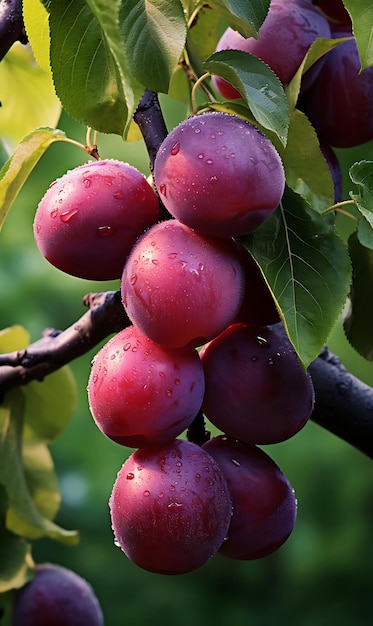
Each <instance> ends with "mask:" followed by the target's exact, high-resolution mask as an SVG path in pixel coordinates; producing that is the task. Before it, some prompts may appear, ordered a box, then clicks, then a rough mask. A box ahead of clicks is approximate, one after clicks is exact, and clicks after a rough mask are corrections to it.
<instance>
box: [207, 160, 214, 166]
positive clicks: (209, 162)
mask: <svg viewBox="0 0 373 626" xmlns="http://www.w3.org/2000/svg"><path fill="white" fill-rule="evenodd" d="M206 163H207V165H212V164H213V163H214V161H213V160H212V159H206Z"/></svg>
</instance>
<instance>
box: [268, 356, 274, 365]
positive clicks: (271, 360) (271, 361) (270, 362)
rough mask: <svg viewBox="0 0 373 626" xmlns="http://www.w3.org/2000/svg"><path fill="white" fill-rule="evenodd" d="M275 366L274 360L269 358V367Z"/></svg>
mask: <svg viewBox="0 0 373 626" xmlns="http://www.w3.org/2000/svg"><path fill="white" fill-rule="evenodd" d="M273 364H274V360H273V359H272V357H269V359H268V365H273Z"/></svg>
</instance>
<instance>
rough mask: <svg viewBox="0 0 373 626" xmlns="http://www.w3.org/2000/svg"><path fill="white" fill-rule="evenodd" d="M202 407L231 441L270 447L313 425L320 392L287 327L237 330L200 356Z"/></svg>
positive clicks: (227, 332) (224, 334)
mask: <svg viewBox="0 0 373 626" xmlns="http://www.w3.org/2000/svg"><path fill="white" fill-rule="evenodd" d="M200 356H201V360H202V364H203V367H204V370H205V396H204V400H203V404H202V408H203V411H204V412H205V414H206V416H207V417H208V419H209V420H210V421H211V422H212V423H213V424H214V425H215V426H216V427H217V428H219V429H220V430H221V431H222V432H224V433H226V434H227V435H229V436H230V437H233V438H235V439H240V440H242V441H245V442H247V443H252V444H270V443H277V442H279V441H284V440H285V439H288V438H289V437H292V436H293V435H295V434H296V433H297V432H298V431H299V430H300V429H301V428H303V426H304V425H305V424H306V422H307V420H308V419H309V417H310V415H311V412H312V409H313V404H314V390H313V385H312V380H311V377H310V376H309V374H308V373H307V372H306V371H305V370H304V369H303V367H302V365H301V363H300V361H299V359H298V356H297V354H296V352H295V350H294V348H293V346H292V344H291V343H290V341H289V339H288V337H287V335H286V333H285V331H284V328H283V325H282V324H281V323H278V324H274V325H272V326H259V325H255V324H232V325H231V326H230V327H229V328H227V329H226V330H225V331H224V332H222V333H221V334H220V335H219V336H218V337H216V338H215V339H213V340H212V341H210V342H209V343H208V344H207V345H206V346H204V347H203V348H202V350H201V352H200Z"/></svg>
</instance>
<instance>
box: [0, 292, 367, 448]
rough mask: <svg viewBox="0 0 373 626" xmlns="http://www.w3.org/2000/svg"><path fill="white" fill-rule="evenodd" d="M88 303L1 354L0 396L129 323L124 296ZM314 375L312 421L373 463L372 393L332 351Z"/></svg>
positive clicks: (313, 369)
mask: <svg viewBox="0 0 373 626" xmlns="http://www.w3.org/2000/svg"><path fill="white" fill-rule="evenodd" d="M84 302H85V304H86V306H89V307H90V310H89V311H87V312H86V313H85V314H84V315H83V316H82V317H81V318H80V319H79V320H78V321H77V322H76V323H75V324H73V325H72V326H70V327H69V328H67V329H66V330H64V331H58V332H56V331H47V332H46V334H45V336H44V337H43V338H42V339H40V340H39V341H36V342H35V343H33V344H31V345H30V346H29V347H28V348H26V349H25V350H20V351H18V352H12V353H10V354H3V355H0V397H2V395H3V394H4V393H5V392H6V391H7V390H8V389H10V388H12V387H15V386H17V385H25V384H26V383H28V382H30V381H31V380H41V379H42V378H44V376H46V375H47V374H50V373H51V372H53V371H55V370H57V369H58V368H60V367H62V366H63V365H65V364H67V363H70V362H71V361H72V360H73V359H75V358H77V357H79V356H81V355H83V354H85V353H86V352H88V351H89V350H90V349H91V348H94V347H95V346H96V345H97V344H98V343H99V342H100V341H102V340H104V339H105V338H106V337H107V336H108V335H110V334H111V333H115V332H118V331H119V330H121V329H122V328H124V327H126V326H128V324H129V323H130V322H129V320H128V317H127V315H126V313H125V311H124V308H123V305H122V302H121V298H120V292H119V291H116V292H108V293H99V294H88V296H86V297H85V299H84ZM309 372H310V374H311V376H312V380H313V383H314V387H315V398H316V401H315V409H314V412H313V414H312V416H311V419H312V420H313V421H314V422H316V423H317V424H319V425H320V426H323V427H324V428H326V429H327V430H329V431H330V432H332V433H333V434H335V435H337V436H338V437H341V438H342V439H344V440H345V441H346V442H348V443H350V444H351V445H353V446H355V447H356V448H358V449H359V450H360V451H361V452H364V453H365V454H366V455H367V456H369V457H370V458H373V389H372V388H371V387H369V386H368V385H366V384H365V383H363V382H362V381H360V380H359V379H357V378H356V377H355V376H353V375H352V374H350V372H348V371H347V370H346V368H345V367H344V366H343V365H342V363H341V362H340V360H339V359H338V357H336V356H335V355H334V354H332V353H331V352H330V351H329V350H328V348H324V350H323V351H322V353H321V354H320V355H319V357H318V358H317V359H315V361H314V362H313V363H312V364H311V365H310V367H309ZM201 424H203V421H200V423H199V424H197V423H196V424H194V425H193V438H195V437H196V436H198V438H200V437H201V434H202V436H204V431H203V432H202V431H200V430H199V431H198V433H197V434H196V432H195V431H196V428H197V427H198V428H201ZM203 428H204V426H203ZM189 434H190V436H191V435H192V433H189Z"/></svg>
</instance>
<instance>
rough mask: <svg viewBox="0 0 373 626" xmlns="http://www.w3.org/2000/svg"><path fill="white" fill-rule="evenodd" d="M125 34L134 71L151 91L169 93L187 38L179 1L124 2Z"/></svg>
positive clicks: (121, 16) (120, 18)
mask: <svg viewBox="0 0 373 626" xmlns="http://www.w3.org/2000/svg"><path fill="white" fill-rule="evenodd" d="M119 20H120V26H121V33H122V37H123V42H124V45H125V50H126V55H127V59H128V65H129V68H130V71H131V72H132V74H133V75H134V76H136V77H137V78H138V80H139V81H140V82H141V83H142V84H143V85H145V86H146V87H147V88H148V89H152V90H153V91H157V92H159V91H161V92H163V93H167V91H168V86H169V83H170V79H171V76H172V74H173V72H174V70H175V67H176V65H177V64H178V62H179V59H180V56H181V53H182V51H183V48H184V44H185V38H186V22H185V16H184V13H183V10H182V6H181V4H180V1H179V0H146V1H145V0H140V1H139V0H122V2H121V6H120V12H119Z"/></svg>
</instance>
